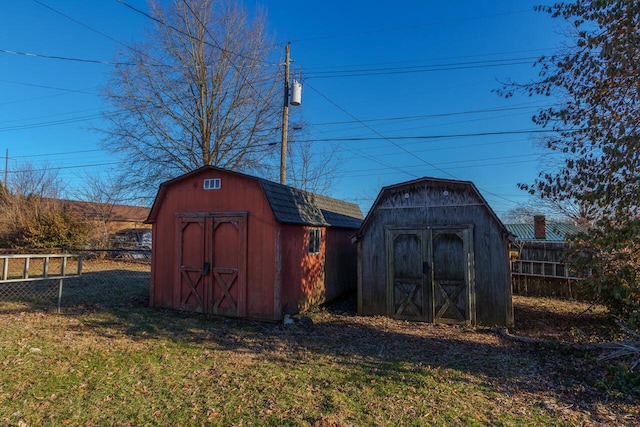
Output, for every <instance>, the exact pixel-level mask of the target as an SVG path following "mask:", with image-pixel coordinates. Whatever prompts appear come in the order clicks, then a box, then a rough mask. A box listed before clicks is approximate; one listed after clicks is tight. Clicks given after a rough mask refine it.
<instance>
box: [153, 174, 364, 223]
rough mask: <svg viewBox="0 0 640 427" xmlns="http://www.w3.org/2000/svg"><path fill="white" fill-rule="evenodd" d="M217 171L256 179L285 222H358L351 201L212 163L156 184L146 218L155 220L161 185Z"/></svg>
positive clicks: (358, 214)
mask: <svg viewBox="0 0 640 427" xmlns="http://www.w3.org/2000/svg"><path fill="white" fill-rule="evenodd" d="M211 170H216V171H221V172H224V173H229V174H232V175H236V176H241V177H244V178H248V179H252V180H257V181H258V182H259V183H260V186H261V187H262V191H263V192H264V195H265V197H266V199H267V201H268V202H269V206H270V207H271V211H272V212H273V215H274V216H275V218H276V220H277V221H279V222H282V223H285V224H300V225H311V226H325V227H326V226H329V227H342V228H353V229H357V228H359V227H360V225H361V224H362V220H363V215H362V211H361V210H360V207H359V206H358V205H356V204H354V203H349V202H345V201H342V200H338V199H333V198H331V197H327V196H322V195H319V194H314V193H310V192H308V191H304V190H300V189H297V188H294V187H289V186H287V185H283V184H279V183H276V182H273V181H269V180H266V179H263V178H258V177H255V176H251V175H246V174H243V173H239V172H234V171H230V170H227V169H222V168H217V167H215V166H204V167H201V168H199V169H196V170H195V171H193V172H190V173H187V174H185V175H182V176H179V177H177V178H174V179H172V180H170V181H166V182H164V183H163V184H161V185H160V190H159V191H158V195H157V196H156V200H155V201H154V203H153V207H152V208H151V212H150V214H149V218H148V219H147V222H154V221H155V207H156V202H157V201H158V200H159V199H160V197H161V194H162V193H163V192H164V189H165V188H166V187H168V186H171V185H172V184H173V183H175V182H177V181H181V180H183V179H186V178H187V177H192V176H194V175H196V174H199V173H202V172H205V171H211Z"/></svg>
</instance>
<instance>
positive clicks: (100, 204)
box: [75, 174, 129, 248]
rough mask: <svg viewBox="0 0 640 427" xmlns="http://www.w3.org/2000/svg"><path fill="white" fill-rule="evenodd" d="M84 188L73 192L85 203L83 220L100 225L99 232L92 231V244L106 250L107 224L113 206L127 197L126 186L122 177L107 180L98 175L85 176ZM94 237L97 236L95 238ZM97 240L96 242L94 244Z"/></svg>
mask: <svg viewBox="0 0 640 427" xmlns="http://www.w3.org/2000/svg"><path fill="white" fill-rule="evenodd" d="M83 181H84V186H83V187H81V188H80V189H78V190H77V191H76V192H75V196H76V197H77V198H78V200H81V201H84V202H87V203H86V204H85V205H83V207H84V209H83V214H84V216H85V219H86V220H88V221H91V222H94V223H97V224H99V225H100V231H99V232H98V233H96V232H95V231H97V230H94V233H93V238H94V243H99V244H100V247H104V248H106V247H107V246H108V244H109V229H108V224H109V223H110V222H111V221H113V219H114V216H115V213H114V210H115V206H116V205H118V204H121V203H124V202H125V201H126V200H127V199H128V196H129V191H128V186H127V185H126V184H125V181H124V180H123V179H122V177H120V176H117V175H110V176H109V177H107V178H103V177H100V176H99V175H91V174H89V175H86V176H85V177H84V178H83ZM96 236H99V237H97V238H96ZM95 240H97V242H95Z"/></svg>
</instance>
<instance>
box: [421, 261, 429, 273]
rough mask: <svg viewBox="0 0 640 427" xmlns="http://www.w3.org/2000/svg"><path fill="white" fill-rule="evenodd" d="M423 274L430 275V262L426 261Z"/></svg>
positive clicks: (423, 265)
mask: <svg viewBox="0 0 640 427" xmlns="http://www.w3.org/2000/svg"><path fill="white" fill-rule="evenodd" d="M422 274H429V262H428V261H424V262H423V263H422Z"/></svg>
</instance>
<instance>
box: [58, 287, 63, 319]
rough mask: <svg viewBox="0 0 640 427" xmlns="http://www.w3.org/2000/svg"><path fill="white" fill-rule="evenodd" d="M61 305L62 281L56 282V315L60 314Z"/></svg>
mask: <svg viewBox="0 0 640 427" xmlns="http://www.w3.org/2000/svg"><path fill="white" fill-rule="evenodd" d="M61 304H62V279H60V282H58V314H60V306H61Z"/></svg>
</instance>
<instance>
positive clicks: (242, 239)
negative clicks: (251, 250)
mask: <svg viewBox="0 0 640 427" xmlns="http://www.w3.org/2000/svg"><path fill="white" fill-rule="evenodd" d="M247 217H248V212H211V213H210V215H209V218H210V219H209V222H210V228H209V229H210V230H211V233H210V234H207V236H210V238H208V239H207V242H208V244H209V245H211V246H210V248H209V251H208V252H209V262H210V263H211V268H212V272H211V274H210V279H209V280H210V281H211V284H210V286H209V287H208V289H210V290H211V295H210V297H209V299H208V301H209V307H208V309H209V312H210V313H212V314H217V313H215V312H214V311H215V308H216V306H217V304H218V303H219V302H220V301H214V300H213V294H214V287H215V286H216V280H215V279H214V272H213V268H214V267H213V266H214V265H215V263H214V257H215V253H214V251H213V244H214V238H215V232H216V229H217V228H218V226H219V225H220V224H222V223H225V222H228V223H232V224H233V223H234V221H237V223H236V224H235V225H236V229H237V230H238V251H239V252H240V253H239V257H238V271H237V276H236V278H235V282H236V286H237V287H238V300H237V301H236V308H237V312H236V314H235V317H245V316H246V315H247V304H246V292H247V249H248V244H247V235H248V233H247V227H248V220H247ZM231 286H233V285H231ZM223 290H224V289H223ZM227 291H228V289H227ZM226 293H227V292H226V291H225V294H226ZM225 315H226V316H229V315H228V314H225Z"/></svg>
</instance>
